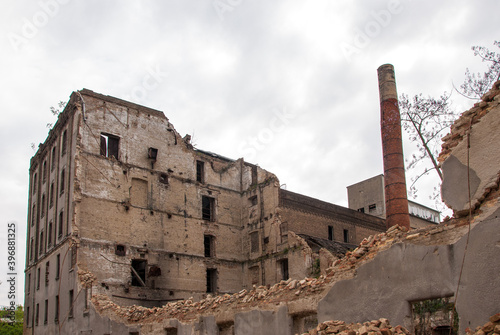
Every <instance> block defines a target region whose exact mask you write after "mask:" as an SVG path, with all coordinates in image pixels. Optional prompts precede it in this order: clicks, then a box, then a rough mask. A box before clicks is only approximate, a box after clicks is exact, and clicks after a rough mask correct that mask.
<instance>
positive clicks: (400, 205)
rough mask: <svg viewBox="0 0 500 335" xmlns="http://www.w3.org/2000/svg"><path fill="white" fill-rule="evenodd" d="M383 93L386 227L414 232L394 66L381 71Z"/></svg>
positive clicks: (379, 79)
mask: <svg viewBox="0 0 500 335" xmlns="http://www.w3.org/2000/svg"><path fill="white" fill-rule="evenodd" d="M377 72H378V86H379V93H380V127H381V130H382V151H383V154H384V176H385V178H384V180H385V209H386V225H387V228H390V227H392V226H394V225H399V226H401V227H406V228H407V229H410V215H409V213H408V198H407V195H406V179H405V166H404V157H403V142H402V138H401V116H400V114H399V106H398V94H397V91H396V79H395V76H394V67H393V66H392V65H391V64H385V65H382V66H380V67H379V68H378V70H377Z"/></svg>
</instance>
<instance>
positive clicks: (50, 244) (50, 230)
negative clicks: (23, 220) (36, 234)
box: [47, 220, 52, 247]
mask: <svg viewBox="0 0 500 335" xmlns="http://www.w3.org/2000/svg"><path fill="white" fill-rule="evenodd" d="M47 245H48V246H49V247H50V246H52V220H51V221H50V222H49V231H48V232H47Z"/></svg>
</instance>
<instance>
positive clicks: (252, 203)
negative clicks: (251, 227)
mask: <svg viewBox="0 0 500 335" xmlns="http://www.w3.org/2000/svg"><path fill="white" fill-rule="evenodd" d="M248 200H249V201H250V205H251V206H255V205H257V196H256V195H254V196H253V197H250V198H248Z"/></svg>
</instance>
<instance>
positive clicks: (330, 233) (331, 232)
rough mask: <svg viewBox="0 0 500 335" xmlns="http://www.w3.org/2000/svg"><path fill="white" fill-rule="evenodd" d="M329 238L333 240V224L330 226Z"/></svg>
mask: <svg viewBox="0 0 500 335" xmlns="http://www.w3.org/2000/svg"><path fill="white" fill-rule="evenodd" d="M328 239H329V240H330V241H333V226H328Z"/></svg>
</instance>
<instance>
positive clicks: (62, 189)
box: [59, 169, 66, 194]
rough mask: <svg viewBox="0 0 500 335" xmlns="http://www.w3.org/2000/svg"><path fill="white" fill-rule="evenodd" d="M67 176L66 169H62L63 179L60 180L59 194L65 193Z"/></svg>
mask: <svg viewBox="0 0 500 335" xmlns="http://www.w3.org/2000/svg"><path fill="white" fill-rule="evenodd" d="M65 177H66V169H62V171H61V180H60V181H59V184H60V185H61V189H60V192H59V194H63V193H64V187H65V185H64V184H65Z"/></svg>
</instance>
